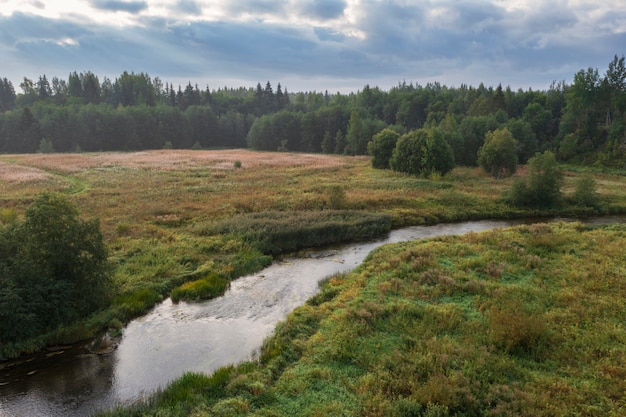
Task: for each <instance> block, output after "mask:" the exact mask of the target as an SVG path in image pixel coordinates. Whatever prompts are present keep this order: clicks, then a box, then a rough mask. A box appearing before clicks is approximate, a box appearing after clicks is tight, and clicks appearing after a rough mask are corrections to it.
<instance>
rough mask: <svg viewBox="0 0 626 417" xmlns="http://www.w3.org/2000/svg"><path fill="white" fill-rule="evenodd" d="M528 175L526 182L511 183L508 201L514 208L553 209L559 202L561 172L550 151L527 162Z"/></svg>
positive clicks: (561, 181) (561, 180)
mask: <svg viewBox="0 0 626 417" xmlns="http://www.w3.org/2000/svg"><path fill="white" fill-rule="evenodd" d="M528 167H529V170H530V173H529V175H528V178H527V179H526V182H523V181H521V180H518V181H516V182H515V183H513V187H512V188H511V190H510V195H509V201H510V202H511V203H512V204H514V205H516V206H527V207H540V208H548V207H554V206H555V205H557V203H559V201H560V200H561V186H562V185H563V171H562V170H561V168H560V167H559V165H558V163H557V162H556V157H555V156H554V154H553V153H552V152H550V151H546V152H544V153H542V154H536V155H535V156H534V157H532V158H531V159H530V160H529V161H528Z"/></svg>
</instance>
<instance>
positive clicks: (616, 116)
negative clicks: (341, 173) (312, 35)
mask: <svg viewBox="0 0 626 417" xmlns="http://www.w3.org/2000/svg"><path fill="white" fill-rule="evenodd" d="M19 87H20V89H21V90H22V92H21V93H16V92H15V88H14V86H13V84H12V83H11V81H9V80H7V79H6V78H0V152H1V153H32V152H80V151H88V152H94V151H131V150H147V149H162V148H170V147H171V148H178V149H185V148H186V149H190V148H191V149H209V148H223V147H236V148H242V147H248V148H252V149H257V150H270V151H300V152H324V153H336V154H348V155H361V154H367V151H368V150H367V144H368V142H370V140H371V139H372V136H373V135H375V134H376V133H378V132H380V131H382V130H383V129H385V128H390V129H392V130H395V131H397V132H398V133H406V132H409V131H412V130H416V129H420V128H425V127H427V128H436V129H438V130H439V131H440V132H441V134H442V135H443V137H444V138H445V139H446V141H447V142H448V143H449V144H450V146H451V147H452V149H453V152H454V157H455V163H456V164H457V165H476V164H477V153H478V150H479V149H480V147H481V146H482V145H483V143H484V140H485V135H486V134H487V133H488V132H492V131H495V130H496V129H500V128H507V129H508V130H509V131H510V132H511V133H512V134H513V136H514V138H515V139H516V140H517V143H518V148H517V153H518V159H519V161H520V162H521V163H524V162H526V161H527V160H528V159H529V158H530V157H531V156H533V155H534V154H535V153H536V152H542V151H545V150H550V151H552V152H554V153H555V154H556V155H557V157H558V158H559V159H560V160H561V161H568V162H573V163H582V164H596V165H601V166H613V167H620V168H623V167H625V164H626V156H625V155H626V128H625V127H626V65H625V62H624V56H621V57H618V56H617V55H615V56H614V58H613V59H612V61H611V62H610V63H609V64H608V68H607V70H606V72H605V73H604V74H600V72H599V71H598V69H594V68H588V69H586V70H580V71H579V72H577V73H576V74H575V75H574V79H573V82H572V83H571V84H567V83H566V82H565V81H560V82H553V83H552V85H551V86H550V88H549V89H548V90H546V91H533V90H532V89H528V90H526V91H524V90H521V89H519V90H517V91H512V90H511V88H509V87H507V88H502V86H501V85H498V86H497V87H496V88H493V87H485V86H484V85H483V84H482V83H481V84H480V85H479V86H478V87H472V86H467V85H461V86H459V87H446V86H443V85H441V84H439V83H428V84H426V85H425V86H422V85H414V84H413V83H410V84H407V83H406V82H402V83H399V84H398V86H396V87H393V88H391V89H390V90H389V91H383V90H381V89H380V88H378V87H370V86H369V85H366V86H365V87H364V88H363V89H362V90H360V91H358V92H356V93H350V94H340V93H336V94H329V93H328V92H327V91H326V92H324V93H322V92H315V91H313V92H298V93H289V92H288V91H287V89H284V90H283V88H282V86H281V85H280V84H278V85H277V86H276V89H275V90H274V89H273V87H272V85H271V83H270V82H269V81H268V82H267V83H266V84H265V87H263V86H262V85H261V83H259V84H257V86H256V89H255V88H245V87H239V88H237V89H234V88H228V87H226V88H219V89H213V90H210V89H209V87H208V86H207V87H206V88H204V89H200V88H198V85H197V84H196V85H192V83H191V82H189V84H188V85H187V86H186V87H185V88H184V89H183V88H181V87H180V86H178V87H177V88H176V87H174V86H173V85H172V84H169V83H165V85H164V84H163V82H162V81H161V80H160V79H159V78H158V77H155V78H151V77H150V76H149V75H148V74H144V73H140V74H135V73H128V72H124V73H123V74H122V75H121V76H119V78H116V79H115V80H110V79H109V78H104V79H103V80H102V81H101V80H100V79H99V77H98V76H97V75H95V74H93V73H92V72H86V73H77V72H73V73H71V74H70V75H69V78H68V80H67V81H65V80H61V79H59V78H57V77H54V78H52V80H49V79H48V78H47V77H46V76H45V75H42V76H40V77H39V79H38V80H37V81H33V80H30V79H28V78H24V80H23V82H22V83H20V85H19Z"/></svg>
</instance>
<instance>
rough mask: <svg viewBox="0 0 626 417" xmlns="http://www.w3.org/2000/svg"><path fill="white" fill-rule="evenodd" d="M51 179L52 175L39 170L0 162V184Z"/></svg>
mask: <svg viewBox="0 0 626 417" xmlns="http://www.w3.org/2000/svg"><path fill="white" fill-rule="evenodd" d="M51 178H52V175H50V174H49V173H47V172H46V171H43V170H41V169H38V168H32V167H29V166H23V165H17V164H12V163H7V162H2V161H0V183H3V182H6V183H10V184H25V183H33V182H42V181H46V180H49V179H51Z"/></svg>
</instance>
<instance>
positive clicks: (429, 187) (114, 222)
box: [0, 150, 626, 416]
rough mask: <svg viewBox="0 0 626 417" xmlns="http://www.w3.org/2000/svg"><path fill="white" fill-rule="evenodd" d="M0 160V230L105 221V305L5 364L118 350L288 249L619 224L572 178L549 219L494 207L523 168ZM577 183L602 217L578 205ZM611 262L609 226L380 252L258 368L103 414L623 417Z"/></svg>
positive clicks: (181, 156)
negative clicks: (168, 310)
mask: <svg viewBox="0 0 626 417" xmlns="http://www.w3.org/2000/svg"><path fill="white" fill-rule="evenodd" d="M0 161H3V162H10V163H11V164H12V165H11V169H10V170H8V171H6V173H7V175H11V176H12V177H11V179H6V180H5V179H4V178H2V180H1V181H0V204H1V206H2V207H1V209H2V211H1V213H0V221H3V222H10V221H14V220H11V219H15V217H16V216H20V215H21V214H22V213H23V211H24V210H25V208H26V207H27V206H28V205H29V204H30V203H31V202H32V201H33V200H34V198H35V197H36V196H37V195H38V194H39V193H40V192H41V191H43V190H47V191H61V192H63V191H65V192H66V193H67V194H68V197H69V198H71V199H72V201H73V202H74V203H76V205H77V206H78V207H80V208H81V215H82V216H84V217H86V218H92V217H98V218H99V219H100V221H101V227H102V231H103V233H104V236H105V238H106V242H107V246H108V247H109V250H110V253H111V260H112V261H113V262H114V264H115V265H116V272H115V285H116V293H117V295H116V298H115V300H114V302H113V304H112V305H111V306H110V308H109V309H108V310H105V311H102V312H99V313H97V314H95V315H94V316H93V317H90V318H86V319H85V320H84V321H82V322H79V323H76V324H75V325H74V326H68V327H67V328H63V329H58V330H57V331H56V332H54V334H52V335H45V336H42V337H41V338H37V339H36V340H31V341H27V342H25V343H24V344H22V345H21V346H3V347H2V348H3V350H4V351H5V352H4V353H3V354H5V355H6V357H8V356H14V355H17V354H19V353H20V352H23V351H32V350H36V349H40V348H42V347H43V346H44V345H45V344H46V343H53V342H54V343H63V342H65V341H73V340H78V339H80V338H85V337H90V335H92V334H95V332H96V331H97V330H100V329H103V328H104V329H106V328H108V327H112V328H113V331H115V332H119V323H123V322H126V321H127V320H129V319H131V318H133V317H136V316H137V315H140V314H143V313H144V312H145V311H147V310H148V309H149V308H151V307H152V306H153V305H154V304H155V303H157V302H159V301H160V300H162V299H163V298H164V297H167V296H168V295H170V294H171V293H172V291H176V292H179V293H181V294H186V295H185V296H186V297H189V298H192V299H195V298H202V297H205V296H208V297H210V296H212V295H214V294H217V292H213V291H214V290H215V288H216V287H217V288H218V289H220V288H222V286H221V283H222V282H221V281H220V285H217V286H214V285H212V284H210V285H207V284H206V282H205V281H206V279H205V278H206V277H209V276H217V277H221V278H222V279H224V280H226V281H228V280H231V279H235V278H237V277H239V276H241V275H244V274H247V273H251V272H253V271H256V270H258V269H260V268H262V267H264V266H266V265H268V264H269V263H270V262H271V260H272V256H275V255H277V254H280V253H284V252H285V251H291V250H298V249H300V248H302V247H308V246H316V245H326V244H330V243H335V242H339V241H347V240H354V239H361V238H363V239H365V238H369V237H371V236H373V235H375V234H381V233H385V232H386V231H388V230H389V228H390V227H401V226H407V225H417V224H434V223H437V222H443V221H458V220H465V219H483V218H514V217H531V216H552V215H557V216H574V215H594V214H603V213H626V187H624V171H606V170H603V171H599V170H595V169H594V170H586V169H584V170H582V169H578V168H575V167H566V168H567V169H566V172H565V174H566V175H565V186H564V189H563V194H564V198H563V201H562V204H561V205H559V206H557V207H555V208H553V209H550V210H528V209H519V208H515V207H511V206H510V205H508V204H507V203H506V201H505V199H504V198H503V196H504V195H505V193H506V192H507V191H508V190H509V189H510V187H511V185H512V183H513V181H514V180H515V178H516V177H517V178H519V177H523V176H524V175H525V170H524V169H523V167H520V169H519V170H518V173H517V174H516V175H515V176H514V177H512V178H507V179H503V180H495V179H493V178H491V177H489V176H488V175H486V174H484V173H483V172H482V171H481V170H480V169H479V168H467V167H457V168H455V169H454V170H453V171H452V172H451V173H450V174H448V175H446V176H444V177H438V178H431V179H424V178H415V177H411V176H408V175H404V174H399V173H395V172H392V171H389V170H375V169H372V168H371V166H370V161H369V159H368V158H360V157H342V156H324V155H305V154H277V153H265V152H249V151H241V150H236V151H189V152H188V153H185V152H184V151H174V150H172V151H153V152H142V153H136V154H133V153H125V154H116V153H111V154H45V155H43V154H40V155H10V156H8V155H6V156H3V155H0ZM237 161H239V162H241V166H240V167H238V168H235V162H237ZM237 165H239V164H237ZM589 173H590V175H591V176H592V177H593V179H594V180H595V182H596V185H597V191H598V198H599V200H600V204H598V206H597V207H583V206H580V205H577V204H575V203H574V202H573V198H572V197H573V196H575V191H576V184H577V181H578V180H579V179H580V178H581V177H583V176H585V175H588V174H589ZM18 174H19V175H18ZM22 174H23V175H22ZM623 243H624V230H623V226H615V227H609V228H604V229H599V230H587V229H586V228H584V227H581V226H573V225H568V226H560V225H551V226H524V227H521V228H517V229H513V230H510V231H509V230H507V231H496V232H489V233H484V234H476V233H474V234H468V235H466V236H464V237H461V238H455V237H447V238H439V239H434V240H431V241H428V242H415V243H405V244H398V245H393V246H389V247H384V248H381V249H380V250H378V251H376V252H375V253H374V254H372V255H371V256H370V258H369V259H368V261H367V262H366V263H365V264H364V265H363V266H361V267H360V268H359V269H358V270H357V271H355V272H353V273H350V274H347V275H340V276H336V277H333V278H331V279H329V280H328V281H327V282H326V283H325V284H324V286H323V287H322V289H321V291H320V293H319V294H318V295H317V296H315V297H313V298H312V299H311V300H309V302H308V303H307V304H306V305H304V306H302V307H300V308H299V309H297V310H296V311H295V312H294V313H293V314H292V315H290V316H289V317H288V318H287V320H286V321H285V322H283V323H281V324H280V325H279V326H278V327H277V329H276V331H275V333H274V334H273V335H272V336H271V337H270V338H269V339H268V340H267V341H266V342H265V344H264V346H263V348H262V350H261V353H260V356H259V362H258V363H257V362H255V363H248V364H243V365H241V366H237V367H230V368H226V369H222V370H219V371H218V372H217V373H216V374H215V375H213V376H198V375H191V376H186V377H185V378H184V379H183V380H182V381H179V382H176V383H174V384H173V385H172V386H171V387H170V388H168V389H166V390H164V391H163V392H161V393H159V394H158V395H156V396H155V397H154V398H153V399H151V400H150V401H149V403H148V404H143V405H139V406H137V407H136V408H133V409H125V410H120V411H118V414H117V415H136V416H142V415H160V416H175V415H181V416H182V415H195V416H203V415H259V416H271V415H342V414H343V415H359V416H360V415H393V416H409V415H429V416H435V415H443V416H445V415H470V416H471V415H489V414H492V415H500V416H506V415H522V416H523V415H557V416H558V415H576V414H578V415H609V416H610V415H620V414H621V413H622V411H623V410H624V408H625V407H626V400H625V399H624V394H623V393H624V392H626V387H625V386H624V383H623V381H624V380H626V369H624V366H623V364H624V363H626V354H625V353H624V348H623V346H624V345H625V344H626V337H625V335H624V331H623V323H624V322H625V319H626V317H625V316H624V313H623V311H624V309H623V304H624V301H625V300H624V283H623V280H624V279H623V277H624V276H625V275H626V271H624V266H623V265H624V264H626V262H624V258H623V256H624V255H623V246H624V245H623ZM206 288H209V289H210V290H207V291H206V292H205V289H206ZM620 407H621V408H620ZM607 410H608V411H607ZM114 415H115V413H114Z"/></svg>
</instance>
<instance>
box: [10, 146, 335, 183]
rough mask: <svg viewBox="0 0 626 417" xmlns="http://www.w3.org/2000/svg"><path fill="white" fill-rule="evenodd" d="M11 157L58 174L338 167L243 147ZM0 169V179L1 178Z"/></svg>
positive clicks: (328, 159) (321, 159) (322, 158)
mask: <svg viewBox="0 0 626 417" xmlns="http://www.w3.org/2000/svg"><path fill="white" fill-rule="evenodd" d="M11 160H13V161H15V162H16V163H18V164H20V165H25V166H30V167H34V168H38V169H48V170H54V171H56V172H62V173H77V172H81V171H83V170H86V169H94V168H110V167H121V168H149V169H156V170H160V171H177V170H187V169H207V168H211V169H234V163H235V161H240V162H241V167H242V168H259V167H275V168H284V167H298V166H305V165H306V166H310V167H315V168H325V167H326V168H328V167H338V166H342V165H343V161H342V159H341V158H340V157H333V156H328V155H319V154H295V153H278V152H253V151H248V150H245V149H233V150H220V151H195V150H155V151H143V152H128V153H121V152H106V153H89V154H87V153H85V154H34V155H32V154H27V155H12V156H11ZM1 174H2V172H1V171H0V178H2V177H3V175H1Z"/></svg>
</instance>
